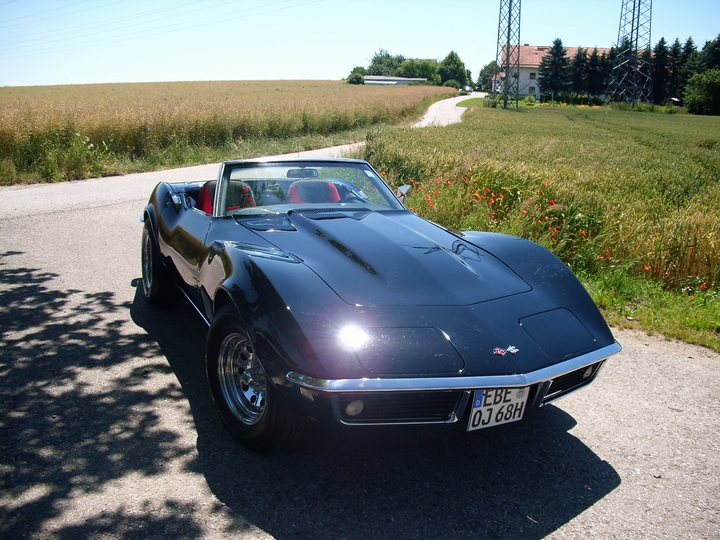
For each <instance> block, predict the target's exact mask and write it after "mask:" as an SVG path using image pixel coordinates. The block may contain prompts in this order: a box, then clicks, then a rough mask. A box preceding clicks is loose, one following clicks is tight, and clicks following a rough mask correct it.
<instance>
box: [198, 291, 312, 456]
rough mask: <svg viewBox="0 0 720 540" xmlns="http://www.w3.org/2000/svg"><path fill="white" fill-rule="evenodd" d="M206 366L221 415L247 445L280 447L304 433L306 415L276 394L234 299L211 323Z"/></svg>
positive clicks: (260, 448) (263, 449)
mask: <svg viewBox="0 0 720 540" xmlns="http://www.w3.org/2000/svg"><path fill="white" fill-rule="evenodd" d="M206 366H207V375H208V382H209V383H210V392H211V393H212V398H213V401H214V402H215V406H216V407H217V409H218V412H219V413H220V418H221V419H222V421H223V424H225V427H226V428H227V430H228V431H229V432H230V433H231V434H232V436H233V437H235V438H236V439H237V440H239V441H240V442H241V443H243V444H244V445H245V446H246V447H247V448H249V449H251V450H254V451H256V452H269V451H272V450H278V449H280V448H283V447H286V446H288V445H290V444H293V443H295V442H297V441H298V440H299V439H300V438H301V437H302V436H303V435H304V434H305V433H307V431H308V427H309V420H308V419H307V418H306V417H305V416H303V415H302V414H300V413H299V412H298V411H297V410H295V409H294V408H293V407H291V406H290V405H289V404H287V403H286V402H285V401H284V400H283V399H282V397H280V396H279V395H278V392H277V390H276V389H275V387H274V386H273V383H272V381H271V380H270V377H268V376H267V374H266V372H265V369H264V368H263V365H262V362H261V360H260V358H258V356H257V355H256V353H255V348H254V345H253V343H252V341H251V340H250V338H249V336H248V334H247V332H246V331H245V328H244V326H243V324H242V320H241V319H240V316H239V315H238V314H237V312H236V311H235V307H234V306H233V305H227V306H225V307H223V308H222V309H221V310H220V312H219V313H218V314H217V315H216V317H215V319H214V320H213V323H212V325H211V326H210V331H209V332H208V343H207V356H206Z"/></svg>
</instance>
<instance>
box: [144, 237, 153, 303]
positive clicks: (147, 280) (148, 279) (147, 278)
mask: <svg viewBox="0 0 720 540" xmlns="http://www.w3.org/2000/svg"><path fill="white" fill-rule="evenodd" d="M143 236H144V239H143V240H144V241H143V248H142V283H143V288H144V289H145V293H146V294H147V292H148V291H149V290H150V287H151V286H152V272H153V267H152V244H151V242H152V240H151V239H150V235H149V234H148V233H147V231H145V234H144V235H143Z"/></svg>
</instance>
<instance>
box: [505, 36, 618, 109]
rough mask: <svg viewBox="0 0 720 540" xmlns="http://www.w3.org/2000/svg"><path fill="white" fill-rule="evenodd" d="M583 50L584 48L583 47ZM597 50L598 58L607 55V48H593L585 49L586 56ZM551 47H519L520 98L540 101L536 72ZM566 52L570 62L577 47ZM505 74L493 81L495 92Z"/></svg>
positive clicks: (608, 50)
mask: <svg viewBox="0 0 720 540" xmlns="http://www.w3.org/2000/svg"><path fill="white" fill-rule="evenodd" d="M583 48H584V49H585V47H583ZM595 48H597V51H598V54H599V55H600V56H602V55H604V54H609V53H610V49H609V48H601V47H593V48H586V50H587V53H588V56H590V55H591V54H592V52H593V49H595ZM550 49H551V47H549V46H533V45H522V46H520V71H519V81H518V82H519V85H518V94H519V95H520V96H535V98H536V99H540V85H539V84H538V70H539V68H540V62H541V61H542V58H543V56H545V55H546V54H548V53H549V52H550ZM565 50H566V51H567V52H566V53H565V56H567V57H568V59H570V60H572V59H573V58H574V57H575V55H576V54H577V51H578V47H565ZM502 59H503V65H504V63H505V47H503V53H502ZM504 78H505V73H504V72H501V73H499V74H498V75H496V76H495V77H494V78H493V80H494V82H493V84H494V85H495V89H496V91H502V82H503V81H504Z"/></svg>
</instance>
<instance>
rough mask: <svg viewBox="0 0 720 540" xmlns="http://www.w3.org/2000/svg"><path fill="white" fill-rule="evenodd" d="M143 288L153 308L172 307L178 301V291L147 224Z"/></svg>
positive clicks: (142, 254)
mask: <svg viewBox="0 0 720 540" xmlns="http://www.w3.org/2000/svg"><path fill="white" fill-rule="evenodd" d="M140 259H141V262H142V280H141V281H142V288H143V293H144V294H145V298H147V299H148V302H150V303H151V304H152V305H153V306H172V305H175V304H176V303H177V301H178V294H177V290H176V289H175V287H174V286H173V284H172V281H171V280H170V279H169V276H168V275H167V274H168V273H167V270H166V269H165V266H164V265H163V263H162V260H161V259H160V251H159V250H158V247H157V244H156V243H155V239H154V238H153V235H152V231H151V229H150V225H149V223H147V222H145V225H144V226H143V232H142V251H141V254H140Z"/></svg>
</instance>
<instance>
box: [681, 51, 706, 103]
mask: <svg viewBox="0 0 720 540" xmlns="http://www.w3.org/2000/svg"><path fill="white" fill-rule="evenodd" d="M700 65H701V59H700V55H699V53H698V50H697V47H696V46H695V41H693V38H691V37H689V38H688V39H687V41H686V42H685V45H683V50H682V55H681V56H680V77H679V81H678V87H679V89H680V90H679V93H680V95H681V96H682V94H683V93H684V91H685V87H686V86H687V83H688V81H689V80H690V78H691V77H692V76H693V75H695V74H696V73H697V72H698V71H700Z"/></svg>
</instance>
